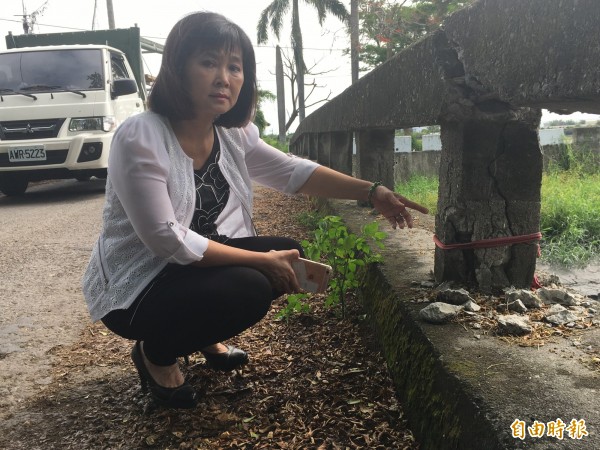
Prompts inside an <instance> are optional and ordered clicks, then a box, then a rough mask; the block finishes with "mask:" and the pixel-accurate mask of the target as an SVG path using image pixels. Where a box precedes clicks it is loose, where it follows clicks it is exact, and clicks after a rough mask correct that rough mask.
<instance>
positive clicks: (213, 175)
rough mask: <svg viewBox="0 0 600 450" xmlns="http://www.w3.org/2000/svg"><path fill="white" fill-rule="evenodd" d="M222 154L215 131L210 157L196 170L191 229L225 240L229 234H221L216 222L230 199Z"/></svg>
mask: <svg viewBox="0 0 600 450" xmlns="http://www.w3.org/2000/svg"><path fill="white" fill-rule="evenodd" d="M220 154H221V146H220V144H219V138H218V137H217V133H216V131H215V141H214V144H213V148H212V150H211V152H210V155H209V157H208V159H207V160H206V162H205V163H204V165H203V166H202V167H201V168H200V169H198V170H194V179H195V182H196V209H195V210H194V216H193V217H192V223H191V225H190V229H191V230H193V231H195V232H196V233H198V234H201V235H202V236H205V237H207V238H209V239H211V240H214V241H219V242H224V241H226V240H227V236H221V235H219V233H218V232H217V226H216V224H215V222H216V220H217V217H219V214H221V212H222V211H223V208H225V205H226V204H227V200H229V183H227V180H226V179H225V177H224V176H223V174H222V173H221V169H220V168H219V164H218V162H219V157H220Z"/></svg>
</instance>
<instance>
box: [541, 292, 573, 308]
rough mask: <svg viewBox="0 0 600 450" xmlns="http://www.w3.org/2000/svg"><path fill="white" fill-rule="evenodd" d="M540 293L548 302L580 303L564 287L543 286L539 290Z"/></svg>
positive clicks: (571, 304)
mask: <svg viewBox="0 0 600 450" xmlns="http://www.w3.org/2000/svg"><path fill="white" fill-rule="evenodd" d="M538 295H539V296H540V298H541V299H542V301H543V302H544V303H546V304H555V303H558V304H559V305H564V306H575V305H577V304H578V303H577V300H575V298H574V297H573V296H572V295H571V294H569V293H568V292H567V291H565V290H563V289H550V288H541V289H540V290H538Z"/></svg>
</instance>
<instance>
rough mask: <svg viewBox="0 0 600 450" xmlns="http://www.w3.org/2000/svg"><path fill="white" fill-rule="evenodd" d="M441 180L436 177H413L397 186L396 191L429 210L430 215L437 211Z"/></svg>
mask: <svg viewBox="0 0 600 450" xmlns="http://www.w3.org/2000/svg"><path fill="white" fill-rule="evenodd" d="M438 187H439V180H438V178H436V177H426V176H424V175H413V176H412V177H410V179H409V180H408V181H406V182H400V183H398V184H396V186H395V191H396V192H398V193H400V194H402V195H403V196H405V197H406V198H409V199H410V200H412V201H414V202H417V203H419V204H421V205H423V206H425V207H426V208H427V209H429V212H430V214H435V212H436V211H437V200H438Z"/></svg>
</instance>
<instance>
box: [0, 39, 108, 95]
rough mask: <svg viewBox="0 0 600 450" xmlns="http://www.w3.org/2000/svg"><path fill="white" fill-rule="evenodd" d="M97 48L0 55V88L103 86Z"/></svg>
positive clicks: (38, 90)
mask: <svg viewBox="0 0 600 450" xmlns="http://www.w3.org/2000/svg"><path fill="white" fill-rule="evenodd" d="M104 85H105V83H104V71H103V68H102V51H101V50H100V49H71V50H41V51H32V52H21V53H3V54H0V90H4V93H5V94H6V93H7V92H9V91H7V89H10V90H12V91H15V92H18V91H20V90H26V91H28V92H32V91H37V92H43V91H51V90H57V88H58V87H61V88H64V89H65V90H71V91H73V90H76V91H79V90H90V89H103V88H104Z"/></svg>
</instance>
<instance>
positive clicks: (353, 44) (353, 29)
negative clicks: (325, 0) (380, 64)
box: [350, 0, 359, 84]
mask: <svg viewBox="0 0 600 450" xmlns="http://www.w3.org/2000/svg"><path fill="white" fill-rule="evenodd" d="M358 45H359V42H358V0H351V1H350V66H351V70H352V84H354V83H356V82H357V81H358Z"/></svg>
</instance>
